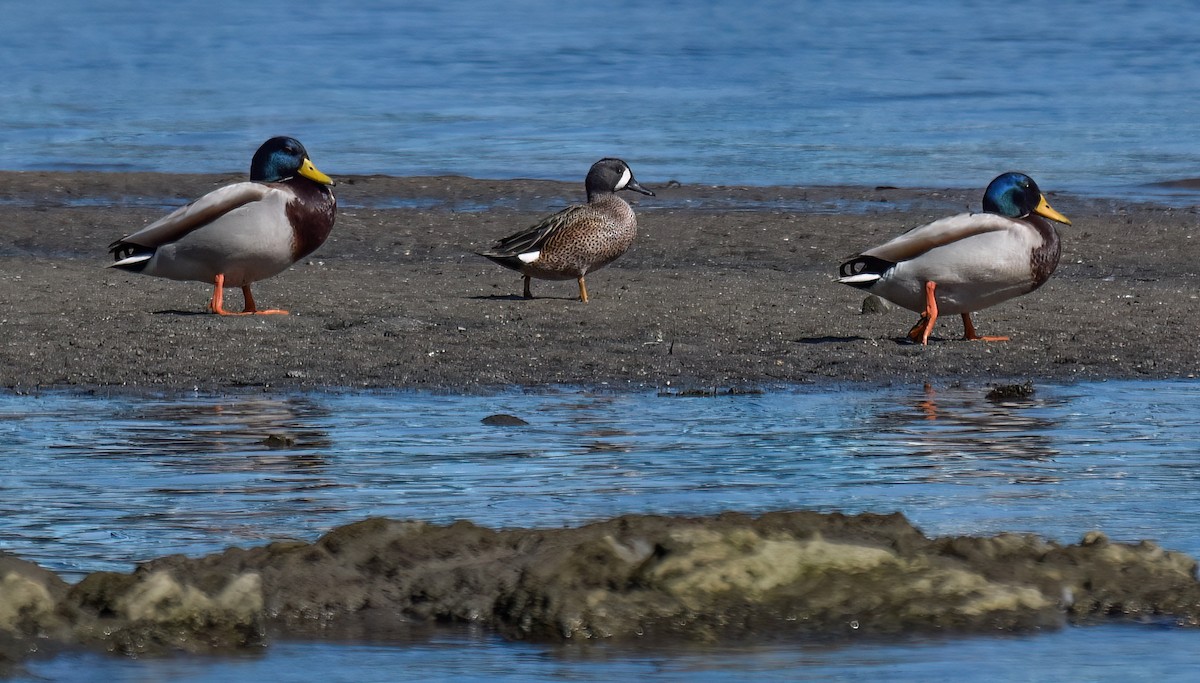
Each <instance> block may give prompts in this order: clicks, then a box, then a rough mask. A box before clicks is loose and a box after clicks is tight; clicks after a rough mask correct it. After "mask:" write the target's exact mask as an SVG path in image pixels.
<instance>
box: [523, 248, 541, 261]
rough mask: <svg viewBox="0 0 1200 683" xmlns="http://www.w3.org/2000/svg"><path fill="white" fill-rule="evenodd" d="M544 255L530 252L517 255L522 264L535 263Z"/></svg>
mask: <svg viewBox="0 0 1200 683" xmlns="http://www.w3.org/2000/svg"><path fill="white" fill-rule="evenodd" d="M541 255H542V252H540V251H530V252H526V253H524V254H517V258H519V259H521V263H533V262H534V261H536V260H538V257H539V256H541Z"/></svg>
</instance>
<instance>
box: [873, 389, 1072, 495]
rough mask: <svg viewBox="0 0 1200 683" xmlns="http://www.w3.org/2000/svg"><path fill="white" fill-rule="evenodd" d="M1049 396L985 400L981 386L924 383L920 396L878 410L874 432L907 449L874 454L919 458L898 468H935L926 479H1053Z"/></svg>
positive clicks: (1054, 453) (1052, 422) (1055, 478)
mask: <svg viewBox="0 0 1200 683" xmlns="http://www.w3.org/2000/svg"><path fill="white" fill-rule="evenodd" d="M1052 405H1053V403H1052V402H1051V401H1049V400H1044V399H1040V398H1037V397H1036V396H1032V395H1025V396H1020V397H1016V398H1011V399H1010V398H1005V399H997V398H995V397H993V398H988V390H987V389H986V388H979V387H971V388H968V387H950V388H941V389H938V388H935V387H934V386H933V385H931V384H928V383H926V384H925V385H924V387H923V388H922V390H921V391H920V393H919V394H917V395H915V396H912V397H910V398H909V399H907V400H902V402H901V405H900V406H899V407H897V406H896V405H895V404H894V403H892V404H891V405H889V406H888V407H886V408H884V409H883V410H880V411H878V412H877V413H876V414H875V416H874V417H873V418H872V420H871V422H872V423H873V424H872V426H873V431H874V432H875V433H876V434H879V435H881V436H882V435H888V436H886V437H884V438H885V439H886V440H887V441H889V442H892V443H902V444H904V445H905V447H906V448H907V449H908V452H907V453H896V452H891V453H886V454H883V453H876V455H904V456H909V457H916V458H920V459H921V462H920V463H908V464H907V465H898V466H901V467H918V468H929V467H934V468H935V469H936V470H937V472H936V473H931V474H929V475H928V478H930V479H937V480H942V481H944V480H945V479H947V478H958V477H972V478H974V477H1004V478H1008V479H1011V480H1014V481H1022V482H1028V483H1037V482H1043V483H1045V482H1054V481H1058V479H1059V476H1058V473H1057V467H1055V466H1054V465H1053V460H1054V458H1055V457H1056V456H1057V455H1058V454H1059V451H1058V449H1056V448H1055V446H1054V437H1053V435H1054V432H1055V430H1056V429H1057V428H1058V424H1057V423H1056V421H1055V420H1053V419H1050V418H1048V417H1046V416H1047V415H1048V414H1050V413H1051V412H1052V411H1050V410H1046V408H1048V407H1050V406H1052Z"/></svg>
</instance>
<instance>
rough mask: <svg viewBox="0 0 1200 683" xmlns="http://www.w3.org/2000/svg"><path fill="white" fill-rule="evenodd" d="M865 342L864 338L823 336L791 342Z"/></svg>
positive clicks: (802, 338)
mask: <svg viewBox="0 0 1200 683" xmlns="http://www.w3.org/2000/svg"><path fill="white" fill-rule="evenodd" d="M866 340H867V338H866V337H834V336H825V337H801V338H800V339H793V340H792V341H793V342H794V343H796V344H841V343H845V342H853V341H866Z"/></svg>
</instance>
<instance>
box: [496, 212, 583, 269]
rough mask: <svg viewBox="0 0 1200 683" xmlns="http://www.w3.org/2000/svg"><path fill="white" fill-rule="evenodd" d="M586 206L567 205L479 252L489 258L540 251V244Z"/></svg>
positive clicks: (544, 242)
mask: <svg viewBox="0 0 1200 683" xmlns="http://www.w3.org/2000/svg"><path fill="white" fill-rule="evenodd" d="M586 208H587V207H586V206H585V205H583V204H577V205H575V206H568V207H567V208H565V209H563V210H562V211H559V212H558V213H556V214H554V215H552V216H547V217H546V218H544V219H542V221H540V222H539V223H538V224H537V225H532V226H530V227H528V228H525V229H524V230H522V231H520V232H517V233H513V234H511V235H509V236H508V237H502V238H500V239H498V240H496V243H495V244H493V245H492V248H491V249H489V250H487V251H485V252H481V254H482V255H483V256H487V257H489V258H491V257H497V258H510V257H513V256H518V255H520V254H527V253H529V252H533V251H540V250H541V248H542V246H543V245H544V244H546V242H547V241H549V239H550V238H551V237H553V236H554V234H555V233H556V232H558V231H559V230H561V229H562V227H563V226H564V225H568V224H570V223H571V222H572V221H574V220H575V217H576V216H578V215H579V213H580V212H581V211H583V210H585V209H586Z"/></svg>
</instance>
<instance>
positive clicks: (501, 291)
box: [0, 172, 1200, 393]
mask: <svg viewBox="0 0 1200 683" xmlns="http://www.w3.org/2000/svg"><path fill="white" fill-rule="evenodd" d="M237 179H239V177H238V176H236V175H227V176H188V175H179V176H175V175H162V174H137V173H90V172H79V173H52V172H44V173H43V172H30V173H12V172H9V173H0V180H2V181H3V186H4V188H5V190H4V193H3V194H2V195H0V222H2V224H3V226H4V232H5V236H6V237H5V239H4V240H3V242H2V243H0V323H2V324H3V328H4V331H5V332H4V340H3V343H2V344H0V373H2V374H0V386H3V387H7V388H9V389H14V390H22V391H24V390H37V389H45V388H102V389H106V390H113V389H118V388H119V389H121V390H134V391H164V392H168V393H169V392H176V391H189V390H193V389H200V390H235V389H252V390H257V389H270V390H295V389H308V388H316V387H321V388H334V389H336V388H347V389H353V388H364V387H370V388H393V387H394V388H415V389H423V388H435V389H439V390H454V391H477V390H487V389H490V388H496V387H503V386H513V385H517V386H524V385H539V384H574V385H587V386H607V387H613V388H620V389H626V388H629V389H641V388H658V389H666V388H671V389H675V388H682V389H695V388H725V387H742V388H745V387H759V388H770V387H772V386H776V385H782V384H789V383H843V382H844V383H868V384H879V385H887V384H891V383H897V382H900V383H911V382H915V381H946V380H959V379H961V380H969V381H975V380H980V381H1010V380H1011V381H1035V382H1036V381H1051V380H1053V381H1072V380H1079V379H1096V378H1115V377H1155V378H1166V377H1180V376H1192V375H1193V374H1194V373H1195V372H1196V371H1197V369H1198V362H1197V361H1198V359H1200V352H1198V351H1197V344H1196V326H1195V323H1194V312H1195V311H1196V309H1197V307H1198V306H1200V300H1198V299H1197V293H1196V288H1195V284H1196V281H1197V273H1198V272H1200V271H1198V269H1197V265H1196V264H1197V263H1200V244H1198V243H1200V236H1197V234H1200V229H1198V228H1200V225H1198V220H1197V216H1196V213H1195V211H1194V210H1179V209H1170V208H1164V207H1158V206H1154V205H1149V204H1130V203H1123V202H1118V201H1109V200H1097V199H1086V198H1080V197H1075V196H1060V195H1055V194H1053V193H1051V194H1050V195H1049V196H1050V199H1051V202H1052V203H1053V204H1054V205H1055V207H1056V208H1058V209H1059V210H1061V211H1062V212H1064V213H1066V214H1067V215H1068V216H1069V217H1070V218H1071V219H1072V220H1073V221H1074V225H1073V226H1071V227H1063V228H1061V234H1062V236H1063V240H1064V248H1063V259H1062V263H1061V264H1060V266H1059V268H1058V271H1057V272H1056V273H1055V275H1054V276H1053V278H1052V279H1051V280H1050V282H1049V283H1047V284H1046V285H1045V286H1044V287H1043V288H1041V289H1040V290H1038V291H1037V292H1034V293H1032V294H1030V295H1027V296H1025V297H1022V298H1019V299H1016V300H1013V301H1010V302H1006V303H1004V304H1001V305H999V306H997V307H994V308H992V309H988V310H986V311H984V312H982V313H980V314H978V315H977V316H976V325H977V327H978V328H979V331H980V333H981V334H1006V335H1009V336H1011V337H1012V340H1011V341H1009V342H1006V343H983V342H964V341H960V340H959V337H960V336H961V334H962V328H961V323H960V321H959V320H958V319H957V317H956V316H948V317H945V318H943V319H942V320H941V321H939V323H938V326H937V329H936V330H935V332H934V340H933V343H931V344H930V345H929V346H928V347H920V346H915V345H911V344H908V343H906V342H905V341H904V333H905V332H906V331H907V330H908V329H909V327H910V326H911V325H912V324H913V322H914V321H915V318H916V316H915V315H914V314H912V313H909V312H907V311H903V310H895V311H891V312H888V313H885V314H863V313H861V312H860V311H861V305H862V302H863V298H864V296H863V294H862V293H860V292H859V291H857V290H854V289H851V288H849V287H845V286H842V285H836V284H834V283H832V281H831V280H832V278H833V277H834V275H835V273H836V268H837V264H838V263H839V261H840V259H842V258H843V257H845V256H847V255H850V254H852V253H854V252H855V251H857V250H859V249H862V248H865V247H867V246H870V245H873V244H876V243H878V242H880V241H882V240H885V239H887V238H889V237H890V236H892V235H894V234H896V233H898V232H900V231H902V230H904V229H907V228H909V227H911V226H914V225H917V224H920V223H923V222H926V221H929V220H932V219H935V218H938V217H942V216H945V215H949V214H952V213H956V212H959V211H962V210H965V209H969V208H977V207H978V202H979V194H980V192H977V191H946V190H901V189H887V188H745V187H703V186H680V185H679V184H677V183H666V182H664V181H663V179H646V181H645V182H646V184H647V186H649V187H653V188H654V189H655V190H656V191H657V192H658V197H642V196H640V195H632V196H630V197H629V199H630V201H631V202H633V203H634V205H635V209H636V210H637V211H638V215H639V237H638V241H637V242H636V243H635V245H634V247H633V249H632V250H631V251H630V252H629V253H628V254H626V255H625V256H624V257H623V258H622V259H620V260H618V261H617V262H616V263H614V264H613V265H611V266H609V267H608V268H606V269H604V270H601V271H598V272H596V273H594V274H592V275H591V276H589V278H588V284H589V289H590V293H591V295H592V301H591V302H590V303H589V304H583V303H580V302H579V301H577V300H575V298H574V297H575V296H576V288H575V284H574V282H571V281H567V282H545V281H535V282H534V295H535V297H536V298H535V299H533V300H525V299H522V298H520V296H519V294H520V291H521V281H520V276H519V275H517V274H516V273H513V272H511V271H507V270H504V269H502V268H500V267H498V266H496V265H494V264H492V263H491V262H489V261H487V260H486V259H483V258H481V257H479V256H477V255H476V254H475V253H473V252H474V251H476V250H481V249H484V248H486V247H487V246H488V245H489V244H490V242H491V241H492V240H493V239H494V238H496V237H498V236H501V235H505V234H508V233H510V232H512V231H515V230H516V229H519V228H521V227H524V226H526V225H529V224H531V223H532V222H534V221H536V220H537V219H538V218H539V217H541V216H542V215H545V214H546V213H548V212H550V211H552V210H555V209H557V208H561V207H562V206H565V205H567V204H569V203H572V202H577V201H580V199H581V195H582V187H580V186H579V184H577V183H559V182H548V181H524V180H512V181H490V180H473V179H468V178H459V177H438V178H388V177H377V176H372V177H350V178H339V182H340V184H339V186H338V187H337V188H336V191H337V194H338V197H339V202H340V210H339V215H338V220H337V225H336V227H335V228H334V233H333V235H332V237H331V238H330V239H329V241H328V242H326V244H325V245H324V246H323V247H321V248H320V249H319V250H318V251H317V252H316V253H315V254H314V255H312V256H311V257H309V258H307V259H305V260H303V261H302V262H300V263H298V264H297V265H296V266H295V267H294V268H292V269H291V270H289V271H286V272H284V273H282V274H281V275H279V276H276V277H275V278H272V279H270V280H267V281H264V282H262V283H259V284H258V285H256V287H255V294H256V296H257V298H258V300H259V304H260V306H265V307H278V308H286V309H290V310H291V311H292V315H290V316H286V317H284V316H254V317H236V318H220V317H217V316H214V315H208V314H205V312H204V310H205V303H206V301H207V298H208V296H209V290H210V288H209V287H207V286H205V285H202V284H200V283H183V282H174V281H170V280H163V279H158V278H151V277H145V276H140V275H134V274H128V273H123V272H119V271H115V270H112V269H106V268H104V266H105V265H106V264H107V263H108V255H107V253H106V250H105V247H106V245H107V244H108V243H109V242H110V241H112V240H114V239H116V238H118V237H120V236H122V235H123V234H126V233H127V232H130V231H132V230H134V229H137V228H139V227H141V226H143V225H145V224H146V223H147V222H149V221H152V220H154V219H156V218H158V217H159V216H161V215H162V214H163V213H165V211H166V210H167V208H169V207H170V206H177V205H180V204H182V203H184V202H186V201H188V200H190V199H192V198H194V197H197V196H199V195H200V194H202V193H203V192H206V191H208V190H210V189H213V188H215V187H217V186H219V185H222V184H224V183H227V182H230V181H233V180H237ZM656 180H657V181H658V182H655V181H656ZM1047 189H1048V188H1047ZM386 207H399V208H386ZM230 298H231V299H232V305H233V306H235V307H236V306H240V298H241V297H240V294H238V293H237V292H234V293H233V294H232V297H230Z"/></svg>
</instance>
